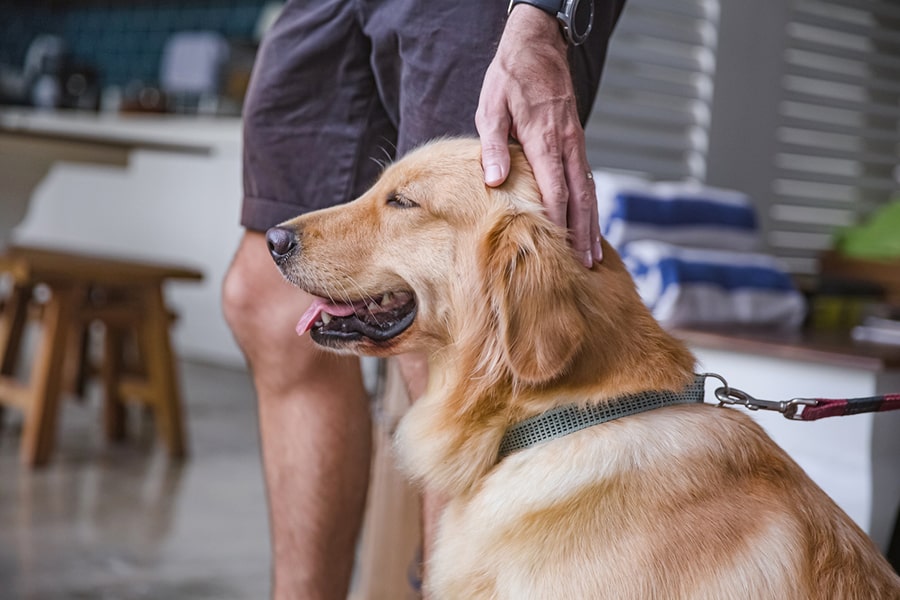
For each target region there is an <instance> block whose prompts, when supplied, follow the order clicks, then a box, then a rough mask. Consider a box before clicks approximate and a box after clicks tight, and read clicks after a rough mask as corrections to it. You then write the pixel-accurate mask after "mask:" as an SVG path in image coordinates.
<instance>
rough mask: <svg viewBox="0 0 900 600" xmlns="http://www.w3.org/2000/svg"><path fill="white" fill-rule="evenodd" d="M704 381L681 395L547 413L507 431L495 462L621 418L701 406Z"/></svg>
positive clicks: (648, 394) (645, 396)
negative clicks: (649, 411)
mask: <svg viewBox="0 0 900 600" xmlns="http://www.w3.org/2000/svg"><path fill="white" fill-rule="evenodd" d="M705 379H706V377H705V376H704V375H696V376H695V377H694V381H693V383H691V384H690V385H688V386H687V387H686V388H685V389H684V390H682V391H681V392H642V393H640V394H632V395H629V396H622V397H621V398H614V399H613V400H611V401H609V402H608V403H606V404H603V405H600V406H587V407H580V406H572V405H569V406H560V407H558V408H554V409H551V410H548V411H547V412H545V413H542V414H540V415H536V416H534V417H531V418H529V419H525V420H524V421H521V422H520V423H516V424H515V425H513V426H512V427H510V428H509V429H507V430H506V434H504V436H503V439H502V440H501V441H500V453H499V455H498V458H497V460H502V459H504V458H505V457H507V456H509V455H510V454H512V453H513V452H516V451H517V450H524V449H525V448H529V447H531V446H534V445H535V444H539V443H541V442H546V441H547V440H552V439H555V438H558V437H562V436H564V435H569V434H570V433H575V432H576V431H581V430H582V429H587V428H588V427H593V426H594V425H600V424H601V423H606V422H608V421H614V420H615V419H621V418H622V417H627V416H630V415H635V414H638V413H642V412H646V411H648V410H653V409H655V408H663V407H665V406H675V405H678V404H699V403H702V402H703V383H704V381H705Z"/></svg>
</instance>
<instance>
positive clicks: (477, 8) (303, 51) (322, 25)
mask: <svg viewBox="0 0 900 600" xmlns="http://www.w3.org/2000/svg"><path fill="white" fill-rule="evenodd" d="M623 2H624V0H595V5H596V7H595V11H596V16H595V21H594V30H593V31H592V32H591V35H590V37H589V38H588V41H587V43H585V44H584V45H582V46H579V47H577V48H572V49H571V52H570V61H569V62H570V66H571V70H572V74H573V80H574V82H575V89H576V94H577V96H578V104H579V111H580V114H581V117H582V122H584V121H585V120H587V116H588V114H589V112H590V109H591V106H592V105H593V102H594V97H595V95H596V92H597V86H598V85H599V83H600V73H601V70H602V67H603V60H604V58H605V55H606V46H607V42H608V40H609V35H610V33H611V31H612V28H613V25H614V24H615V21H616V19H617V18H618V15H619V13H620V11H621V9H622V4H623ZM506 10H507V2H506V0H453V1H452V2H448V1H443V0H441V1H435V2H432V1H426V0H317V1H315V2H310V1H308V0H289V1H288V2H287V4H286V6H285V8H284V10H283V12H282V14H281V17H280V18H279V19H278V21H277V22H276V23H275V25H274V26H273V27H272V30H271V31H270V32H269V34H268V35H267V36H266V38H265V40H264V41H263V43H262V46H261V47H260V51H259V54H258V57H257V61H256V65H255V66H254V70H253V76H252V79H251V83H250V89H249V90H248V93H247V98H246V102H245V105H244V203H243V209H242V215H241V224H242V225H243V226H244V227H246V228H248V229H251V230H255V231H264V230H266V229H268V228H269V227H271V226H273V225H276V224H277V223H280V222H282V221H284V220H287V219H290V218H292V217H295V216H297V215H298V214H301V213H304V212H309V211H312V210H316V209H319V208H324V207H327V206H333V205H335V204H340V203H342V202H347V201H348V200H351V199H353V198H354V197H356V196H358V195H360V194H361V193H362V192H364V191H365V190H366V189H367V188H368V187H369V186H370V185H371V184H372V183H373V182H374V181H375V179H376V178H377V177H378V175H379V174H380V173H381V170H382V165H383V164H385V163H387V162H390V161H391V160H393V159H394V158H395V157H398V156H402V155H403V154H404V153H405V152H406V151H408V150H410V149H411V148H414V147H416V146H417V145H420V144H422V143H423V142H426V141H428V140H430V139H433V138H436V137H440V136H448V135H475V133H476V131H475V109H476V107H477V105H478V96H479V93H480V91H481V84H482V80H483V79H484V72H485V70H486V69H487V67H488V64H489V63H490V61H491V59H492V58H493V55H494V51H495V49H496V46H497V41H498V40H499V38H500V34H501V32H502V30H503V26H504V23H505V21H506Z"/></svg>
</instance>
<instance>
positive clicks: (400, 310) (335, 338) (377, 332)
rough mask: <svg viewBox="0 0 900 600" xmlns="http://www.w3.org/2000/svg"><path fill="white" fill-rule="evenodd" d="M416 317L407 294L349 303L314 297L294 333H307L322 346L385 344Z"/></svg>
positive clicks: (387, 293)
mask: <svg viewBox="0 0 900 600" xmlns="http://www.w3.org/2000/svg"><path fill="white" fill-rule="evenodd" d="M415 316H416V301H415V297H414V296H413V295H412V293H410V292H385V293H384V294H382V295H380V296H373V297H371V298H368V299H366V300H357V301H353V302H348V303H341V302H335V301H333V300H327V299H325V298H315V300H313V303H312V305H311V306H310V307H309V308H308V309H307V310H306V312H305V313H303V316H302V317H300V321H299V322H298V323H297V333H298V334H299V335H303V334H304V333H306V332H307V331H309V333H310V335H311V336H312V339H313V341H315V342H316V343H319V344H323V345H326V346H328V345H334V344H335V343H338V344H339V343H341V342H353V341H357V340H360V339H362V338H368V339H370V340H372V341H375V342H385V341H387V340H390V339H391V338H393V337H396V336H398V335H400V334H401V333H402V332H403V331H405V330H406V328H407V327H409V326H410V325H411V324H412V322H413V319H415Z"/></svg>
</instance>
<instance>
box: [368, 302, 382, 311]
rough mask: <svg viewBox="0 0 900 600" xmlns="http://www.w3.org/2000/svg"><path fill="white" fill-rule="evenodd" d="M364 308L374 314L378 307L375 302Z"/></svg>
mask: <svg viewBox="0 0 900 600" xmlns="http://www.w3.org/2000/svg"><path fill="white" fill-rule="evenodd" d="M366 308H368V309H369V312H375V311H377V310H378V308H379V306H378V304H376V303H375V302H369V305H368V306H367V307H366Z"/></svg>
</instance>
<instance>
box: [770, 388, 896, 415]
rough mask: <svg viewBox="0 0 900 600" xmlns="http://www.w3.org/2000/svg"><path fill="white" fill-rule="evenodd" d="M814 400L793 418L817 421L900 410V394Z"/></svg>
mask: <svg viewBox="0 0 900 600" xmlns="http://www.w3.org/2000/svg"><path fill="white" fill-rule="evenodd" d="M813 401H814V402H815V404H812V405H808V406H807V407H806V408H804V409H803V410H802V411H801V412H800V414H799V415H797V416H795V417H792V418H796V419H799V420H801V421H815V420H816V419H824V418H825V417H844V416H847V415H858V414H859V413H867V412H884V411H887V410H900V394H885V395H883V396H869V397H868V398H847V399H844V400H829V399H826V398H815V399H813ZM785 416H787V415H785Z"/></svg>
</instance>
